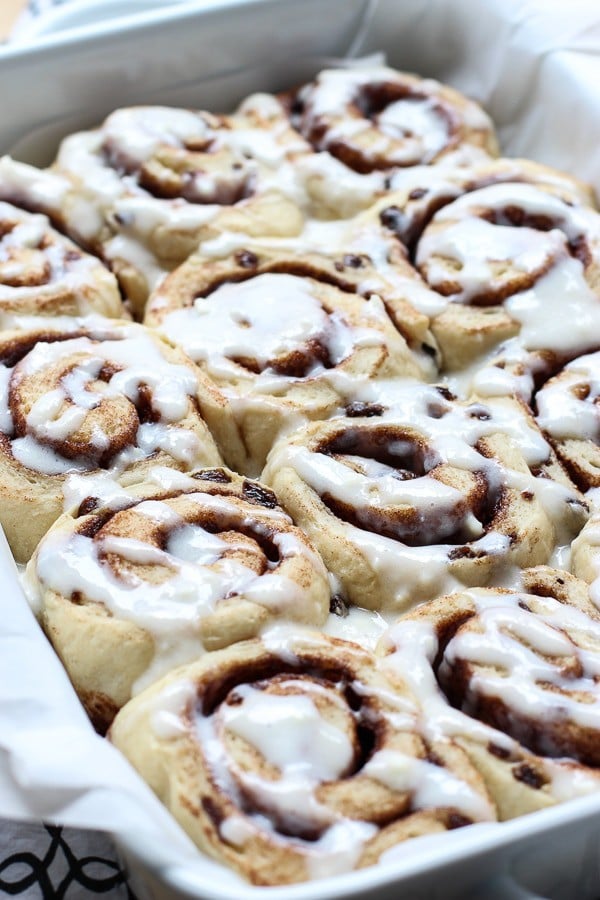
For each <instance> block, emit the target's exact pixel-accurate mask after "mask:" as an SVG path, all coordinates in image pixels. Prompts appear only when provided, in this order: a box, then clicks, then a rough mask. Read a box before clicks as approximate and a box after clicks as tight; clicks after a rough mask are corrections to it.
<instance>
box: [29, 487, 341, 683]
mask: <svg viewBox="0 0 600 900" xmlns="http://www.w3.org/2000/svg"><path fill="white" fill-rule="evenodd" d="M70 483H71V485H73V481H71V482H70ZM105 489H106V485H105V484H104V483H99V481H98V480H95V481H92V482H91V483H89V484H88V483H87V479H85V478H82V479H80V480H79V482H75V484H74V487H72V492H71V495H70V500H71V501H73V500H75V499H79V498H80V497H82V495H83V497H82V499H84V498H85V497H87V496H94V495H95V493H96V492H97V493H98V494H99V495H100V497H101V498H103V497H104V496H105ZM186 498H187V500H188V501H191V502H193V503H197V504H198V507H199V508H200V509H203V510H206V511H210V512H211V513H213V514H215V515H220V516H222V517H224V521H227V522H232V523H233V524H228V525H227V530H229V529H231V528H233V527H235V523H236V522H237V523H239V525H240V527H242V528H243V529H250V530H251V532H254V534H255V535H256V539H257V540H259V539H260V536H261V533H263V532H266V530H267V529H266V525H267V523H273V524H274V525H275V526H276V525H277V523H278V522H279V523H281V524H282V525H283V526H285V527H284V530H282V531H279V532H278V531H277V530H276V529H275V531H274V533H273V534H272V536H271V540H272V543H273V544H274V546H275V547H276V549H277V554H278V558H277V560H275V561H271V560H265V561H264V563H265V564H266V567H265V566H264V565H263V566H262V569H261V571H262V574H261V573H260V572H256V571H254V569H252V568H250V567H249V566H247V565H244V564H243V563H242V562H241V561H240V560H239V559H236V558H232V557H231V554H232V553H234V552H235V551H236V550H239V549H243V550H244V551H246V553H248V552H251V553H252V556H253V558H256V559H257V560H260V559H262V554H263V551H262V550H261V549H260V546H259V545H258V544H253V545H250V541H249V540H243V539H241V538H240V540H239V541H237V542H236V541H235V540H233V541H231V540H227V541H224V540H222V539H221V538H220V537H219V536H218V535H216V534H213V533H211V532H209V531H207V530H205V529H204V528H202V527H201V526H199V525H192V524H189V523H186V522H185V521H183V520H182V519H180V517H179V515H178V514H176V513H175V512H174V511H173V510H172V509H171V508H170V507H169V506H168V504H167V503H162V502H160V501H153V500H144V501H141V502H138V503H137V505H136V507H135V513H136V515H139V516H145V517H148V518H149V519H151V520H152V521H153V522H156V523H157V524H159V525H161V526H162V527H165V528H168V529H171V532H170V534H169V536H168V538H167V540H166V544H165V547H164V549H160V548H159V547H158V546H155V545H151V544H147V543H145V542H143V541H142V540H139V539H137V538H135V537H125V536H120V537H118V536H116V535H108V536H105V537H102V538H100V539H98V538H96V539H95V540H94V539H93V538H89V537H86V536H84V535H80V534H72V535H69V534H65V533H55V534H50V535H48V536H47V537H46V538H45V539H44V541H43V542H42V544H41V545H40V548H39V551H38V553H37V558H36V563H35V567H36V573H37V577H38V579H39V581H40V583H41V585H42V586H43V588H44V589H45V590H53V591H57V592H58V593H60V594H62V595H63V596H66V597H70V596H72V595H73V593H76V592H78V593H80V594H81V595H82V596H84V597H86V598H88V599H89V600H90V601H92V602H96V603H101V604H103V605H104V606H105V607H106V608H107V609H108V610H109V611H110V612H111V613H112V614H113V615H114V616H115V617H118V618H121V619H127V620H129V621H131V622H133V623H135V624H136V625H138V626H140V627H141V628H143V629H145V630H146V631H148V632H150V634H152V636H153V637H154V639H155V648H156V649H155V657H154V661H153V663H152V666H151V669H150V670H149V672H147V673H145V674H144V675H143V676H142V678H141V679H140V680H139V682H138V683H137V684H136V688H135V690H136V691H137V690H140V689H141V688H142V687H144V686H146V685H147V684H149V683H151V681H153V680H155V679H156V678H157V677H158V676H159V675H161V674H162V673H163V672H165V671H167V670H168V669H169V668H173V667H174V666H175V665H179V664H183V663H184V662H188V661H189V660H191V659H193V658H195V657H197V656H199V655H200V654H201V653H203V652H204V646H203V642H202V638H201V634H200V631H201V626H202V621H203V619H204V618H205V617H206V616H208V615H210V614H211V613H212V612H213V611H214V610H215V609H216V608H217V607H218V604H219V602H221V601H223V600H225V599H228V598H232V597H240V598H242V599H245V600H247V601H252V602H255V603H257V604H260V605H262V606H263V607H265V608H266V609H267V610H268V611H269V612H270V613H271V614H272V615H283V616H285V615H286V613H288V614H291V610H294V611H295V612H297V611H298V610H299V609H300V608H304V609H306V614H307V618H318V617H319V615H318V610H317V608H316V604H317V603H318V601H317V600H315V601H314V604H315V608H314V609H313V608H311V607H310V606H309V602H308V600H307V596H306V593H305V589H304V584H300V583H299V582H296V581H294V580H292V578H290V577H288V575H287V574H286V565H285V563H286V561H287V560H294V559H298V558H300V559H304V560H306V561H307V563H309V564H310V566H311V567H312V570H313V571H314V572H315V573H317V574H318V575H320V576H321V577H322V578H323V579H324V580H325V578H326V572H325V569H324V566H323V563H322V562H321V560H320V559H319V558H318V557H317V556H316V554H315V553H314V551H312V550H311V549H310V547H309V546H308V545H307V544H306V542H305V541H304V540H303V539H302V538H301V536H300V535H299V533H297V532H296V531H291V532H290V531H289V530H288V526H289V524H290V519H289V518H288V516H287V515H286V514H285V513H283V512H281V511H280V510H267V509H265V510H264V511H263V510H261V511H260V513H257V514H256V516H254V513H253V511H250V510H246V508H245V505H244V506H243V507H242V508H240V507H238V506H237V505H236V504H235V503H234V502H232V501H230V500H228V499H226V498H223V497H219V496H213V495H210V494H204V493H189V494H187V495H186ZM108 499H109V501H110V503H111V506H112V508H114V509H119V508H122V507H123V506H126V505H129V504H130V503H131V497H129V498H128V497H127V494H126V493H125V492H122V493H121V492H117V493H115V494H114V495H110V494H109V497H108ZM128 500H129V504H128ZM250 547H252V549H251V551H250V550H249V548H250ZM107 554H114V555H115V556H117V557H118V558H119V560H120V563H119V565H118V566H117V570H115V568H114V567H113V566H111V565H109V564H108V563H107V560H106V556H107ZM136 565H137V566H157V567H159V569H160V575H161V577H160V578H158V579H157V580H151V579H146V578H144V577H143V575H142V574H138V573H136V572H134V571H133V570H132V569H131V566H136ZM249 565H250V566H251V565H252V562H250V563H249ZM120 567H124V571H120ZM311 602H312V601H311Z"/></svg>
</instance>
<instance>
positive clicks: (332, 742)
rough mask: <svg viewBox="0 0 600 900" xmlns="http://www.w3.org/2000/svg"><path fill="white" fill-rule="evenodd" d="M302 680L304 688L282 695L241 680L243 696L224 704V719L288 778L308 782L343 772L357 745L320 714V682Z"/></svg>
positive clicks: (238, 693) (238, 691) (238, 690)
mask: <svg viewBox="0 0 600 900" xmlns="http://www.w3.org/2000/svg"><path fill="white" fill-rule="evenodd" d="M300 684H301V685H302V689H303V691H304V693H303V694H297V693H293V694H283V695H278V694H270V693H267V692H265V691H261V690H257V689H256V688H254V687H252V686H251V685H240V687H238V688H236V691H235V693H236V696H237V697H241V699H242V702H241V703H240V704H238V703H236V704H235V706H230V705H228V704H227V703H225V704H223V706H222V708H221V712H220V719H221V722H222V725H223V728H225V729H226V730H227V731H230V732H232V733H233V734H236V735H239V737H241V738H243V739H244V740H245V741H248V743H250V744H252V746H253V747H256V749H257V750H258V751H259V752H260V754H261V756H262V757H263V758H264V759H265V760H266V761H267V762H269V763H270V764H271V765H273V766H276V767H277V768H278V769H279V770H280V772H281V774H282V777H283V778H284V779H286V780H287V779H288V778H289V777H290V776H291V777H292V778H293V777H296V778H298V779H299V780H300V781H304V782H306V784H307V787H309V788H310V786H312V785H314V784H315V783H322V782H324V781H333V780H334V779H336V778H339V777H340V776H341V775H343V774H344V772H345V771H346V770H347V769H348V767H349V766H350V764H351V762H352V759H353V756H354V750H353V747H352V745H351V743H350V741H349V738H348V736H347V734H346V733H345V732H344V731H342V730H341V729H340V728H338V727H336V726H335V725H332V724H331V723H330V722H328V721H326V720H325V719H323V718H322V716H321V714H320V712H319V710H318V708H317V707H316V706H315V703H314V702H313V700H312V698H311V696H310V694H311V692H312V690H316V689H317V688H316V686H315V687H314V688H312V687H311V685H310V682H300ZM291 686H292V687H293V682H291ZM332 696H335V695H332Z"/></svg>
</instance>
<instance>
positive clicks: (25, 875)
mask: <svg viewBox="0 0 600 900" xmlns="http://www.w3.org/2000/svg"><path fill="white" fill-rule="evenodd" d="M0 860H1V861H0V894H2V895H9V896H16V895H18V896H19V898H27V900H29V898H31V900H34V898H35V900H39V898H42V900H80V898H81V900H84V898H92V897H96V896H98V895H99V894H105V895H107V896H108V897H110V900H135V895H134V894H133V891H132V890H131V889H130V887H129V886H128V885H127V880H126V876H125V873H124V872H123V869H122V868H121V866H120V864H119V862H118V861H117V858H116V853H115V848H114V847H113V845H112V843H111V842H110V840H109V839H108V838H107V837H106V836H105V835H103V834H100V833H96V832H88V831H78V830H76V829H74V828H59V827H57V826H53V825H41V824H40V825H38V824H22V823H21V824H17V823H12V822H0Z"/></svg>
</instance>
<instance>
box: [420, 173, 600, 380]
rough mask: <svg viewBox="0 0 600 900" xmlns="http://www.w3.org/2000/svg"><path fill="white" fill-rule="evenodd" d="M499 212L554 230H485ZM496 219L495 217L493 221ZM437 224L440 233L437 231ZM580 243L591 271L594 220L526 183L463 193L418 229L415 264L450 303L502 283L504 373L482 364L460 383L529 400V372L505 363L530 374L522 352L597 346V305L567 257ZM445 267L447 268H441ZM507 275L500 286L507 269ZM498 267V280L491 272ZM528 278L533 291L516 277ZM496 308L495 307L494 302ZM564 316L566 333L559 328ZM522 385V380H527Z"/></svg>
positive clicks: (599, 225) (596, 241) (597, 226)
mask: <svg viewBox="0 0 600 900" xmlns="http://www.w3.org/2000/svg"><path fill="white" fill-rule="evenodd" d="M504 209H518V210H523V212H524V213H525V214H526V215H527V216H530V217H531V219H530V220H529V221H531V220H533V221H535V217H540V218H541V219H542V220H545V221H547V222H550V223H554V227H552V228H551V229H550V230H546V231H542V230H539V231H538V230H535V228H534V227H529V226H528V227H516V226H513V225H510V224H492V223H490V222H488V221H486V220H485V219H484V218H483V216H484V214H485V212H486V211H491V212H493V213H498V214H499V215H500V217H502V211H503V210H504ZM500 221H502V218H501V219H500ZM441 226H444V227H441ZM581 240H584V241H585V242H586V246H587V250H588V252H589V254H590V255H591V259H592V262H593V265H596V266H597V265H598V259H599V248H600V216H599V215H598V213H596V212H595V211H594V210H591V209H587V208H585V207H574V206H569V205H568V204H567V203H565V202H564V201H562V200H561V199H560V198H558V197H555V196H553V195H552V194H550V193H548V192H546V191H543V190H541V189H540V188H538V187H536V186H534V185H531V184H517V183H514V184H513V183H507V184H495V185H491V186H489V187H485V188H481V189H480V190H477V191H472V192H470V193H467V194H464V195H463V196H461V197H459V198H458V199H457V200H455V201H453V202H452V203H450V204H448V205H447V206H444V207H443V208H442V209H441V210H439V211H438V212H437V213H436V214H435V216H434V218H433V226H431V227H429V228H428V229H426V230H425V232H424V234H423V236H422V238H421V240H420V242H419V246H418V250H417V256H416V262H417V265H419V266H420V267H421V268H423V266H426V267H427V280H428V283H429V284H431V285H432V286H433V287H434V288H435V287H436V286H440V285H441V284H442V283H443V282H448V281H450V282H452V283H453V284H454V283H456V285H457V288H458V290H457V291H456V293H453V294H452V295H451V297H450V298H449V299H450V301H451V302H461V303H468V302H469V301H470V300H471V299H472V298H474V297H476V296H477V295H479V294H481V293H486V292H487V291H488V290H489V289H490V287H492V288H499V287H501V286H502V285H504V286H505V288H506V289H507V291H508V296H506V299H504V300H503V301H502V305H503V307H504V310H505V311H506V313H507V314H508V315H509V316H510V318H511V319H512V320H513V321H514V322H516V323H518V324H519V326H520V331H519V335H518V337H517V338H514V339H512V340H511V341H508V342H507V343H506V345H504V346H503V347H502V348H500V350H501V359H502V360H503V362H504V365H505V368H506V371H503V370H501V369H498V368H497V367H496V366H494V365H492V366H489V365H485V362H484V364H483V365H482V361H478V363H477V366H478V367H481V371H479V372H478V373H477V374H476V376H475V378H473V375H472V374H470V373H466V374H465V375H463V376H462V379H463V381H464V382H466V383H467V384H468V383H469V382H471V384H470V386H471V388H472V389H473V390H475V391H476V392H477V393H480V394H483V395H486V396H493V395H494V394H500V393H505V394H507V393H513V392H517V393H519V394H520V395H521V396H527V397H529V396H530V395H531V388H532V383H531V374H529V375H527V374H525V376H523V374H522V373H520V372H519V371H518V370H515V371H513V367H512V366H511V365H508V366H506V364H507V363H508V364H511V363H517V364H519V363H522V364H524V367H525V370H527V369H528V370H529V373H531V370H532V368H533V367H534V366H535V361H534V360H532V359H530V358H529V357H528V354H530V353H535V351H543V350H550V351H553V352H555V353H557V354H560V355H562V356H566V357H569V356H571V357H572V356H575V355H577V354H578V353H582V352H584V351H586V350H588V349H589V348H590V347H592V346H595V345H598V344H599V343H600V302H599V297H598V292H597V290H595V289H592V287H591V286H590V283H588V280H586V273H585V270H584V266H583V263H582V262H581V260H580V259H577V258H575V257H573V256H571V255H570V252H571V250H570V245H573V244H576V243H577V242H579V241H581ZM449 260H450V261H452V262H453V265H452V267H451V268H448V267H447V263H448V261H449ZM507 265H508V266H510V271H511V272H512V273H513V274H512V275H511V278H510V279H509V280H508V281H507V280H506V279H507V275H506V266H507ZM496 269H498V272H499V274H497V275H496V274H495V272H496ZM529 277H531V278H534V279H535V283H534V285H533V286H532V287H529V288H526V287H524V286H523V278H529ZM498 302H501V301H498ZM565 310H568V311H569V327H568V328H565V327H564V321H565V319H564V316H565ZM528 379H529V380H528Z"/></svg>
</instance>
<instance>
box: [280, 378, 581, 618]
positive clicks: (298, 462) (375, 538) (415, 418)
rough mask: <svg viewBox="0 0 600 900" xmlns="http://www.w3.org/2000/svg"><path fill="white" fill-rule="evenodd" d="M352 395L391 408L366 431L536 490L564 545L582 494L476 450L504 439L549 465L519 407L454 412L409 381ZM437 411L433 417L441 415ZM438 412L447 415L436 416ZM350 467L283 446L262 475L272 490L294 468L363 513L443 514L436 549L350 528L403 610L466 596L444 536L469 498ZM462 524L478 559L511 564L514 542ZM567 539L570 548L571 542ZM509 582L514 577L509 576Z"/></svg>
mask: <svg viewBox="0 0 600 900" xmlns="http://www.w3.org/2000/svg"><path fill="white" fill-rule="evenodd" d="M332 377H333V376H332ZM340 393H341V391H340ZM346 396H350V397H351V398H352V399H353V400H355V401H360V402H364V403H376V404H378V405H380V406H381V407H383V412H382V415H381V416H379V417H377V418H371V419H369V420H368V423H367V424H365V421H364V420H362V421H363V425H362V426H361V427H364V428H369V427H371V426H372V425H373V424H377V423H381V424H382V426H384V427H385V425H387V424H390V425H396V426H400V427H402V428H408V429H412V430H414V432H416V433H417V434H418V435H420V436H421V437H422V438H423V440H424V441H425V443H426V445H427V446H429V447H432V448H433V452H434V453H435V455H437V457H438V458H439V461H441V462H444V463H448V464H450V465H452V466H455V467H457V468H459V469H463V470H466V471H470V472H484V473H485V475H486V477H487V479H488V483H489V484H490V487H491V489H492V490H496V489H500V488H501V487H503V486H504V487H507V488H513V489H516V490H519V491H530V492H531V493H532V494H533V495H534V496H535V497H536V498H537V499H538V501H539V502H540V503H541V505H542V506H543V508H544V510H545V512H546V514H547V516H548V518H549V520H550V522H551V523H552V524H553V526H554V528H555V530H556V535H557V539H558V540H561V539H562V537H563V534H562V529H563V526H562V523H563V520H564V512H565V509H566V504H568V503H569V502H573V501H576V502H579V501H578V495H577V493H576V492H575V491H574V490H572V489H570V488H567V487H565V486H564V485H562V484H559V483H557V482H554V481H552V480H551V479H548V478H536V477H534V476H533V475H532V474H531V473H527V472H524V471H517V470H513V469H511V468H508V467H501V466H500V465H499V464H498V463H497V462H496V461H495V460H493V459H486V458H484V457H483V456H482V455H481V454H480V453H479V452H478V451H477V450H476V449H475V445H476V444H477V442H478V441H479V440H481V439H482V438H484V437H486V436H489V435H493V434H497V433H503V434H505V435H507V436H508V437H509V438H510V439H511V440H512V441H513V442H514V444H516V446H517V447H518V448H519V451H520V452H521V453H522V455H523V457H524V459H525V461H526V463H527V464H528V465H529V466H532V467H534V466H537V465H540V464H542V463H545V462H547V460H548V458H549V454H550V448H549V445H548V444H547V442H546V441H545V439H544V438H543V436H542V435H541V433H540V432H539V431H538V430H537V428H536V427H535V425H534V423H533V422H532V421H530V420H529V419H528V418H527V417H526V416H525V415H524V414H521V413H520V412H519V410H518V409H516V408H515V405H514V403H512V402H511V401H508V402H506V401H504V402H503V401H501V400H496V401H493V400H492V401H489V402H486V403H485V404H484V403H481V404H480V403H478V402H476V403H471V404H455V403H451V402H449V401H448V400H446V399H445V398H444V397H443V396H442V395H441V394H440V393H439V392H438V391H437V389H436V388H435V387H434V386H431V385H422V384H418V383H416V382H411V381H408V380H406V381H402V380H395V381H389V382H386V381H382V382H377V383H371V384H369V383H367V384H365V385H364V386H359V387H358V388H357V389H355V392H354V393H351V392H349V391H348V392H347V393H346ZM430 409H432V410H434V413H433V415H432V414H431V412H430ZM440 413H441V416H440V417H438V418H435V417H434V416H435V415H439V414H440ZM358 421H361V420H358ZM356 422H357V420H356V419H352V420H346V424H347V427H348V428H350V429H352V428H353V427H356ZM344 460H345V461H346V462H344ZM347 463H348V458H347V457H338V456H337V455H335V456H329V455H326V454H323V453H316V452H313V451H311V450H310V449H309V448H308V447H306V446H302V445H300V444H296V443H288V442H286V441H283V440H282V441H280V443H279V444H277V445H276V446H275V448H274V449H273V450H272V451H271V455H270V456H269V460H268V463H267V467H266V469H265V473H264V476H263V477H264V479H265V480H267V482H269V481H270V479H271V478H272V477H273V473H274V472H275V471H279V470H281V469H284V468H287V467H291V468H292V469H294V470H295V471H296V472H298V474H299V475H300V477H301V478H302V479H303V480H304V481H305V482H306V483H307V484H308V485H310V486H311V487H312V488H313V489H314V490H315V491H316V492H317V493H319V494H320V495H323V494H325V493H327V494H328V495H329V496H333V497H334V498H336V499H338V500H339V501H341V502H343V503H345V504H350V505H352V506H353V507H354V508H355V509H361V508H362V509H365V510H367V511H368V510H369V509H373V510H374V511H376V512H377V514H378V515H379V514H381V513H382V512H384V511H385V509H386V507H389V508H390V509H394V508H396V507H400V508H401V507H402V506H404V505H412V506H415V507H416V508H417V509H423V510H424V511H425V512H427V511H429V510H431V509H432V508H433V509H435V510H436V515H437V517H438V518H439V519H440V521H441V524H440V532H439V533H440V535H442V536H441V537H440V538H439V539H437V540H436V541H435V542H434V543H431V541H428V542H427V543H428V544H430V545H429V546H415V547H409V546H405V545H404V544H403V543H401V541H397V540H392V539H391V538H389V537H384V536H380V535H378V534H375V533H371V532H369V531H363V530H360V529H359V528H358V527H357V526H355V525H351V524H348V523H345V525H344V528H345V530H346V532H347V534H348V537H349V539H350V540H352V541H354V542H356V543H357V544H358V545H359V546H360V547H361V550H362V552H363V553H364V554H365V556H366V557H367V559H368V560H369V564H370V565H371V566H372V567H373V569H374V570H375V571H376V572H377V573H379V574H380V575H381V576H382V577H384V578H385V581H386V584H387V585H388V586H389V590H390V594H391V596H393V597H394V598H395V602H396V603H397V604H398V605H403V604H406V603H408V602H411V597H414V596H415V595H416V593H417V592H418V594H419V596H432V595H433V594H434V593H442V592H448V591H451V590H454V589H458V587H459V586H460V585H459V584H458V583H457V581H456V580H455V579H454V578H453V577H452V576H451V575H450V573H449V571H448V554H449V553H450V552H451V550H452V549H453V547H452V545H447V544H444V541H443V534H444V533H445V534H450V533H451V532H452V530H453V529H455V528H456V524H457V523H456V520H455V516H454V504H455V503H456V501H457V500H458V499H459V498H460V497H461V496H462V495H461V494H459V493H458V491H457V490H456V489H454V488H450V487H448V486H446V485H444V484H442V483H441V482H439V481H438V480H437V479H434V478H432V477H428V476H425V477H420V478H412V479H409V480H406V481H399V480H397V479H395V478H394V475H393V473H392V472H391V471H389V470H388V469H384V470H381V471H377V472H374V471H372V470H373V466H372V465H370V466H367V468H369V470H370V471H369V472H367V471H366V469H365V465H366V463H365V461H364V460H362V459H361V460H360V470H359V471H355V470H354V469H351V468H349V466H348V464H347ZM444 520H447V521H444ZM463 524H464V528H465V535H466V536H467V535H469V534H470V540H471V541H472V543H471V546H472V547H473V549H474V551H475V552H477V551H481V552H482V553H485V554H490V555H492V556H496V557H498V558H499V559H501V558H502V557H505V556H506V554H507V553H508V551H509V549H510V539H509V538H508V537H507V536H504V535H502V534H499V533H495V532H493V531H490V532H488V533H487V534H484V533H483V526H482V525H481V524H480V523H479V522H478V521H477V520H476V519H475V517H474V516H468V515H467V516H465V519H464V523H463ZM436 527H437V526H436ZM564 538H565V540H569V539H570V535H565V536H564ZM465 539H467V537H465ZM507 577H511V573H510V572H508V573H507Z"/></svg>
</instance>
